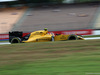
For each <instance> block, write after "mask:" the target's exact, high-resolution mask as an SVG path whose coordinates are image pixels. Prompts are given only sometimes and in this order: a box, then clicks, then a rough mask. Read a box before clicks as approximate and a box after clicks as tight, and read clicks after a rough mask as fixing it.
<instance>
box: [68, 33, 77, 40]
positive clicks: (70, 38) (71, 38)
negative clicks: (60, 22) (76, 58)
mask: <svg viewBox="0 0 100 75" xmlns="http://www.w3.org/2000/svg"><path fill="white" fill-rule="evenodd" d="M68 40H78V37H77V36H76V35H74V34H72V35H70V36H69V37H68Z"/></svg>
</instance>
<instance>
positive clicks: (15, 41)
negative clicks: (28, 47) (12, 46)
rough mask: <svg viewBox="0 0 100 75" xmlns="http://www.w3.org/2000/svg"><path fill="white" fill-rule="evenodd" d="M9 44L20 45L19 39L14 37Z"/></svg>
mask: <svg viewBox="0 0 100 75" xmlns="http://www.w3.org/2000/svg"><path fill="white" fill-rule="evenodd" d="M11 43H21V39H20V38H19V37H14V38H13V39H12V40H11Z"/></svg>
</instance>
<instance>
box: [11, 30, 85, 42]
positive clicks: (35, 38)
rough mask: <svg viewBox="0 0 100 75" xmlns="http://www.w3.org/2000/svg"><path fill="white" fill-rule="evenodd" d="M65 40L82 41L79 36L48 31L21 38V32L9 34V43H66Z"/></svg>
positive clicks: (39, 31)
mask: <svg viewBox="0 0 100 75" xmlns="http://www.w3.org/2000/svg"><path fill="white" fill-rule="evenodd" d="M66 40H84V38H83V37H82V36H81V35H75V34H70V35H65V34H53V33H48V30H38V31H34V32H31V33H29V34H27V35H26V36H23V32H20V31H12V32H9V42H10V43H27V42H46V41H66Z"/></svg>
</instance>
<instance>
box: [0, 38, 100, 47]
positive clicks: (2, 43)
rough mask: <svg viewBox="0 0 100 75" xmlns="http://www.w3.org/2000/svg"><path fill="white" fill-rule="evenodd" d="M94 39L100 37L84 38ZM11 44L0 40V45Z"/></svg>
mask: <svg viewBox="0 0 100 75" xmlns="http://www.w3.org/2000/svg"><path fill="white" fill-rule="evenodd" d="M94 39H100V37H91V38H85V40H94ZM7 44H11V43H9V42H0V45H7Z"/></svg>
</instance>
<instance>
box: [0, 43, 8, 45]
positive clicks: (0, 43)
mask: <svg viewBox="0 0 100 75" xmlns="http://www.w3.org/2000/svg"><path fill="white" fill-rule="evenodd" d="M6 44H10V43H9V42H0V45H6Z"/></svg>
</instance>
